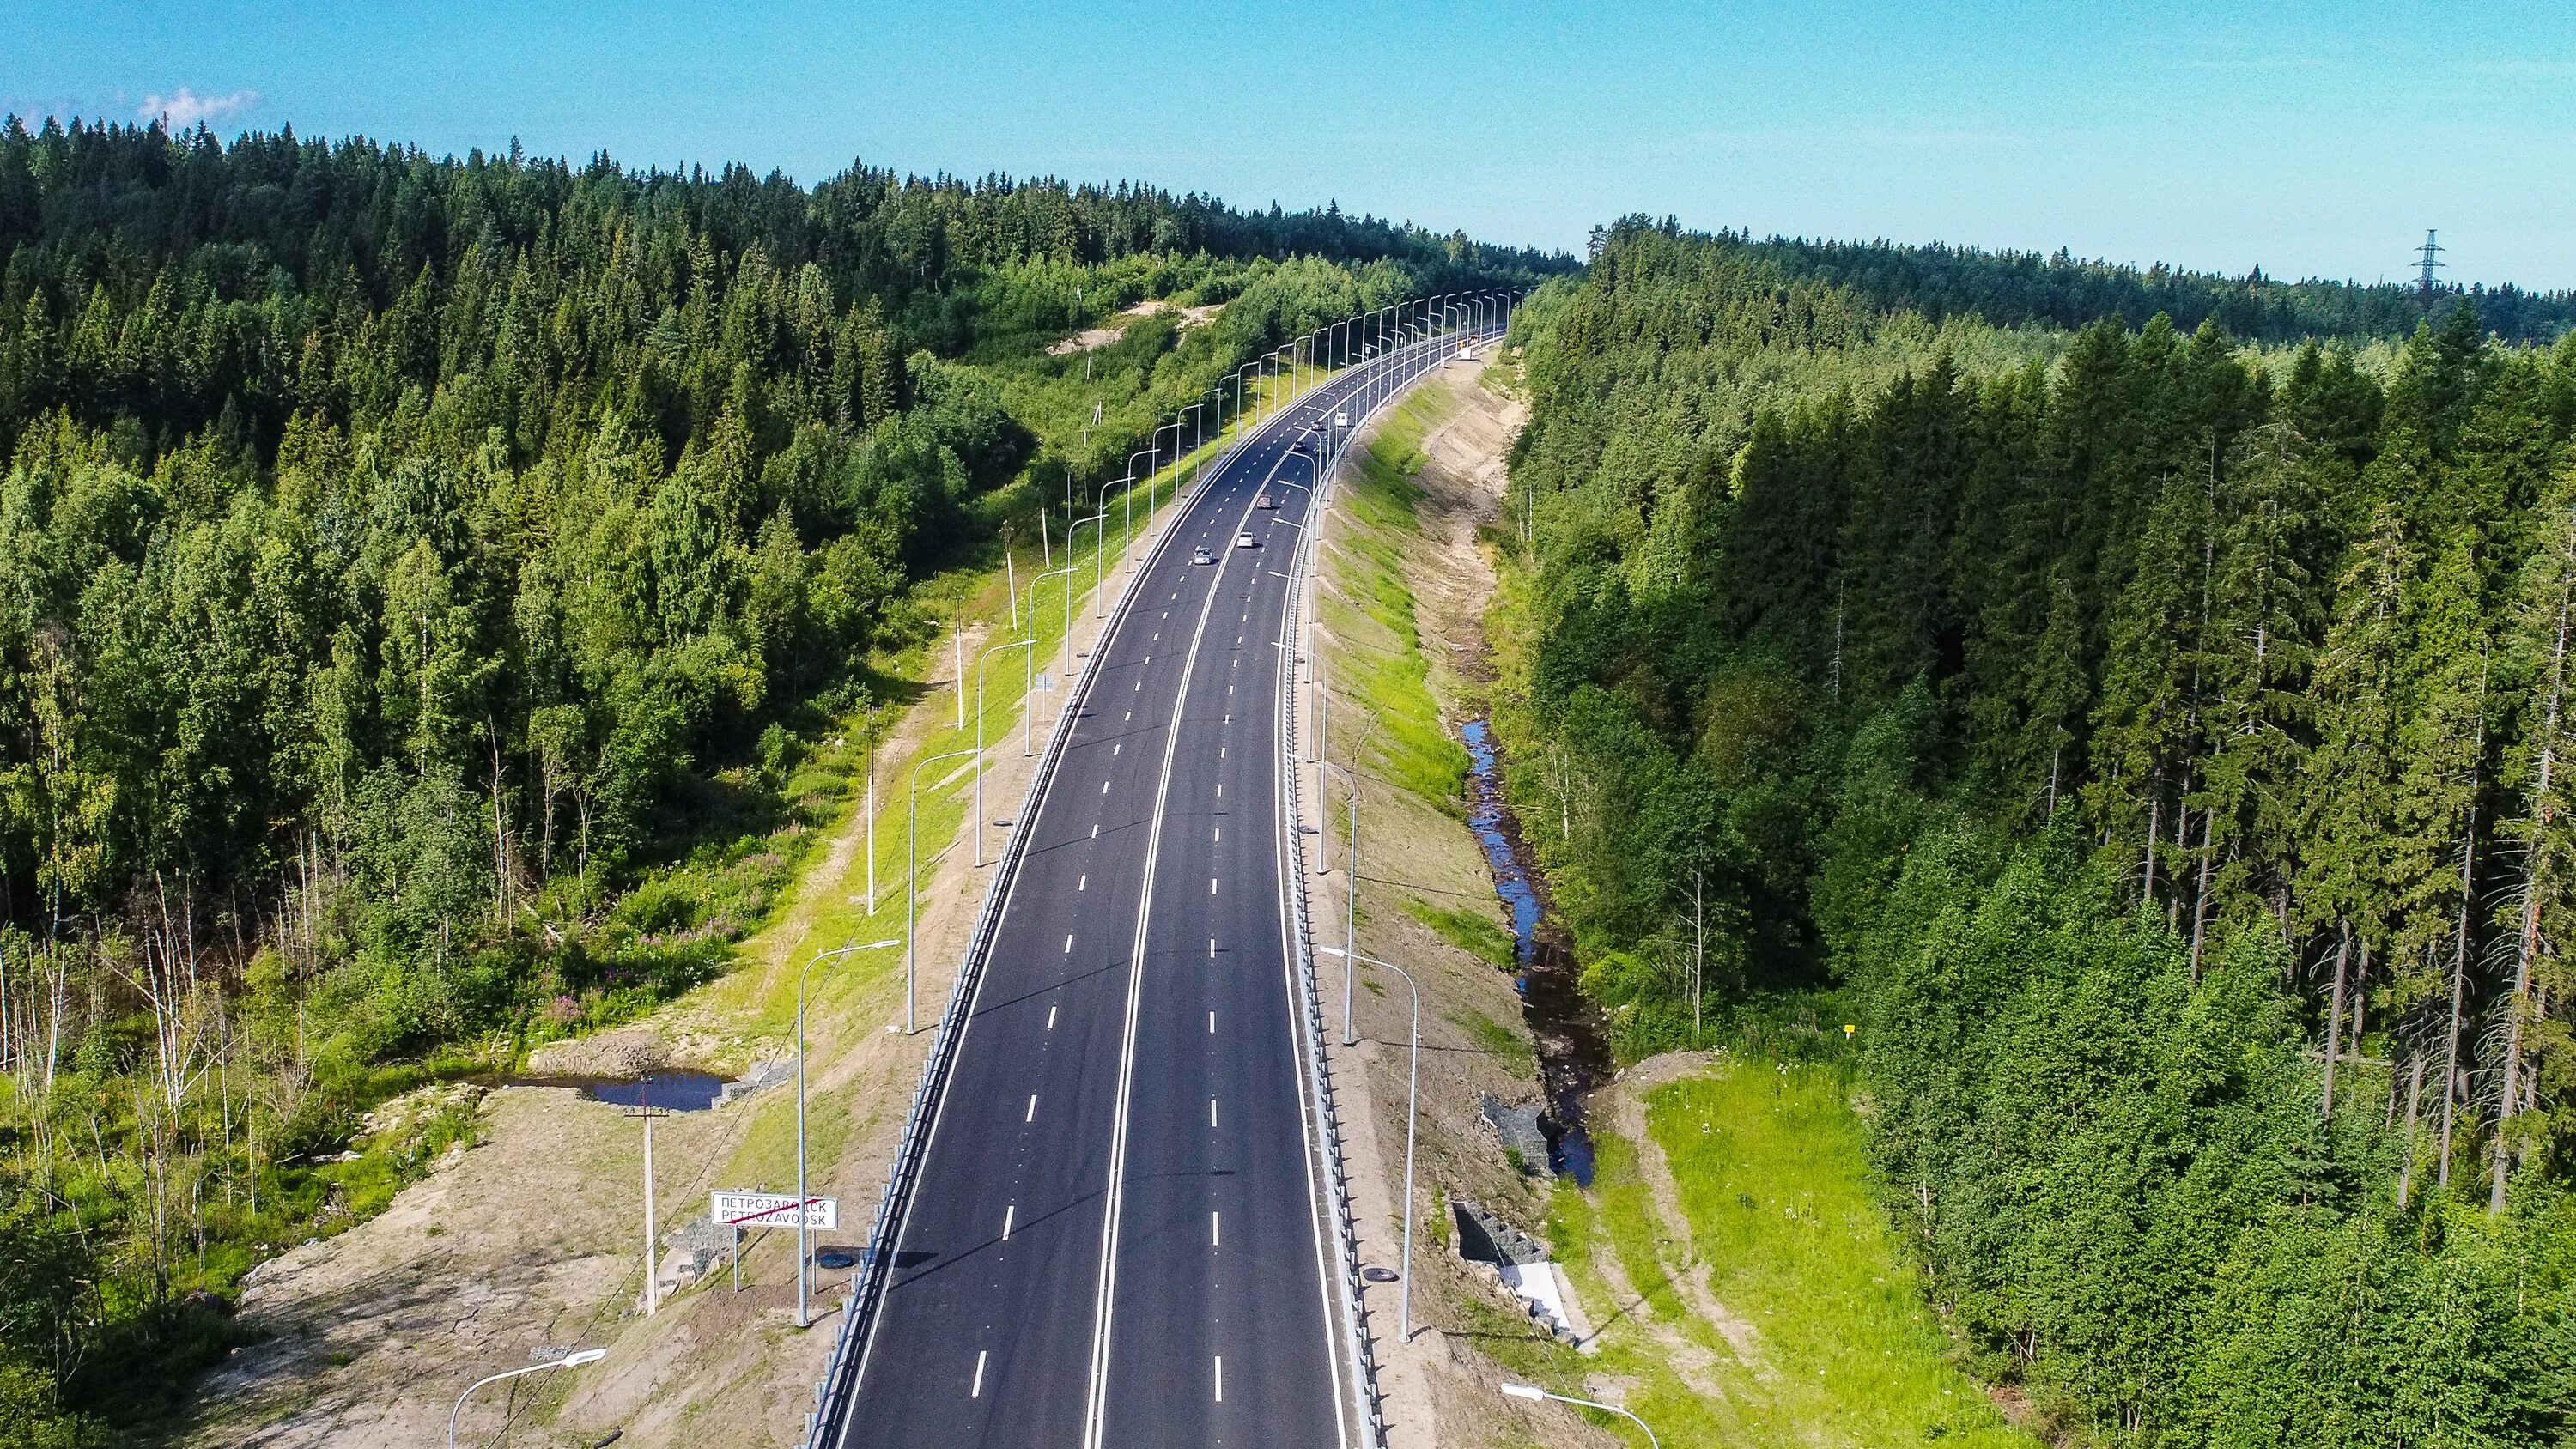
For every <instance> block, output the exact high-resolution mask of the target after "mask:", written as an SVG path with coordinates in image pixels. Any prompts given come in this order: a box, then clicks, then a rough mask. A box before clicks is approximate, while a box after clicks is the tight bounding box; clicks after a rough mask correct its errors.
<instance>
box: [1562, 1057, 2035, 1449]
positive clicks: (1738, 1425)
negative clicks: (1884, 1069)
mask: <svg viewBox="0 0 2576 1449" xmlns="http://www.w3.org/2000/svg"><path fill="white" fill-rule="evenodd" d="M1849 1091H1850V1079H1849V1077H1848V1075H1847V1073H1846V1070H1845V1069H1844V1068H1843V1067H1841V1066H1838V1065H1834V1064H1815V1065H1793V1064H1783V1063H1776V1062H1772V1061H1768V1060H1764V1059H1759V1058H1756V1059H1750V1060H1746V1059H1740V1058H1733V1057H1730V1058H1727V1059H1725V1060H1723V1061H1722V1062H1721V1063H1720V1064H1719V1065H1718V1066H1717V1067H1715V1068H1713V1069H1712V1070H1710V1071H1709V1072H1707V1073H1704V1074H1702V1075H1699V1076H1696V1077H1692V1078H1689V1079H1686V1080H1683V1081H1680V1082H1677V1083H1674V1084H1672V1085H1670V1086H1666V1087H1663V1088H1661V1089H1659V1090H1657V1091H1655V1092H1654V1093H1652V1094H1651V1095H1649V1097H1648V1098H1647V1103H1646V1105H1647V1129H1648V1131H1649V1132H1650V1133H1651V1134H1652V1135H1653V1137H1654V1140H1655V1142H1656V1144H1657V1145H1658V1146H1660V1147H1661V1148H1662V1149H1663V1151H1664V1154H1665V1157H1666V1160H1667V1161H1668V1162H1669V1164H1670V1165H1671V1168H1672V1172H1673V1177H1674V1180H1675V1182H1676V1183H1677V1185H1678V1187H1679V1190H1680V1195H1681V1206H1682V1211H1683V1214H1684V1216H1685V1217H1686V1219H1687V1220H1688V1235H1687V1240H1686V1241H1682V1240H1675V1239H1672V1238H1670V1237H1668V1236H1667V1235H1666V1231H1665V1228H1664V1226H1663V1224H1662V1222H1661V1220H1660V1219H1659V1217H1658V1215H1657V1214H1656V1212H1655V1207H1654V1202H1653V1198H1652V1194H1651V1191H1650V1189H1649V1187H1648V1184H1647V1179H1646V1177H1645V1175H1644V1173H1643V1171H1642V1169H1641V1165H1640V1163H1639V1160H1638V1148H1637V1144H1634V1143H1631V1142H1628V1141H1626V1140H1624V1139H1622V1138H1620V1137H1619V1136H1618V1135H1617V1134H1615V1133H1613V1132H1610V1131H1608V1130H1606V1127H1607V1124H1606V1123H1597V1124H1596V1132H1597V1135H1596V1139H1595V1146H1596V1149H1597V1152H1598V1159H1597V1164H1596V1171H1595V1176H1594V1179H1593V1185H1592V1187H1591V1189H1590V1190H1589V1192H1584V1191H1579V1190H1577V1189H1574V1188H1572V1187H1570V1186H1560V1187H1559V1189H1558V1190H1557V1194H1556V1198H1555V1201H1554V1203H1553V1214H1552V1218H1551V1224H1550V1226H1551V1233H1552V1236H1553V1237H1554V1238H1555V1240H1556V1244H1557V1248H1558V1252H1559V1254H1560V1255H1561V1257H1562V1258H1563V1259H1564V1260H1565V1262H1566V1266H1567V1271H1568V1275H1569V1276H1570V1277H1572V1278H1573V1279H1574V1281H1575V1283H1576V1286H1577V1288H1578V1290H1579V1291H1581V1293H1582V1295H1583V1299H1584V1302H1585V1304H1586V1306H1587V1307H1588V1308H1589V1309H1590V1310H1591V1312H1592V1314H1593V1316H1594V1318H1595V1320H1596V1322H1598V1321H1602V1320H1607V1321H1608V1327H1607V1328H1606V1330H1605V1331H1604V1333H1603V1336H1602V1344H1601V1346H1602V1353H1601V1356H1600V1358H1599V1359H1598V1360H1597V1361H1596V1362H1595V1363H1594V1364H1593V1365H1591V1368H1590V1371H1591V1372H1592V1373H1593V1374H1594V1375H1596V1376H1605V1375H1606V1376H1615V1377H1623V1378H1629V1379H1632V1380H1634V1381H1635V1383H1636V1385H1637V1387H1636V1389H1635V1390H1634V1392H1632V1394H1631V1397H1630V1399H1629V1401H1628V1403H1629V1407H1631V1408H1633V1409H1635V1410H1636V1411H1637V1412H1638V1413H1639V1414H1641V1415H1643V1416H1645V1418H1646V1419H1647V1420H1648V1422H1650V1423H1652V1424H1654V1426H1655V1428H1656V1431H1657V1432H1658V1433H1659V1434H1660V1435H1661V1436H1662V1438H1663V1442H1664V1443H1665V1444H1667V1445H1670V1446H1675V1449H1683V1446H1691V1445H1709V1446H1715V1445H1738V1444H1775V1443H1831V1444H1849V1445H1860V1446H1885V1449H1894V1446H1898V1445H1911V1446H1919V1445H1922V1444H1924V1443H1927V1442H1930V1441H1934V1440H1940V1441H1944V1442H1957V1443H1961V1444H1965V1445H1970V1446H1977V1449H2006V1446H2028V1445H2031V1444H2034V1443H2036V1441H2035V1440H2033V1439H2032V1438H2030V1437H2029V1436H2027V1435H2025V1434H2023V1433H2021V1432H2020V1431H2018V1430H2016V1429H2014V1428H2012V1427H2011V1426H2010V1425H2009V1424H2007V1423H2006V1422H2005V1420H2004V1418H2003V1416H2002V1414H2001V1413H2000V1412H1999V1411H1998V1410H1996V1409H1995V1407H1994V1406H1993V1405H1992V1404H1991V1403H1990V1402H1989V1401H1988V1400H1987V1399H1986V1397H1985V1395H1984V1393H1983V1392H1982V1391H1981V1390H1980V1389H1979V1388H1978V1387H1977V1385H1976V1384H1975V1383H1974V1382H1973V1381H1971V1380H1970V1379H1969V1378H1968V1377H1967V1376H1966V1375H1965V1374H1963V1373H1961V1372H1960V1371H1959V1370H1958V1369H1957V1368H1956V1367H1954V1366H1953V1365H1952V1364H1951V1362H1950V1358H1949V1355H1950V1348H1951V1345H1950V1342H1949V1340H1948V1338H1947V1336H1946V1335H1945V1334H1944V1333H1943V1331H1942V1329H1941V1327H1940V1324H1939V1322H1938V1320H1937V1319H1935V1317H1934V1316H1933V1314H1932V1312H1931V1311H1930V1309H1929V1308H1927V1307H1926V1306H1925V1305H1924V1303H1923V1299H1922V1295H1921V1293H1920V1292H1919V1290H1918V1288H1917V1285H1916V1278H1915V1271H1914V1268H1913V1267H1912V1265H1911V1264H1910V1262H1909V1261H1908V1260H1907V1258H1906V1256H1905V1254H1904V1252H1903V1251H1902V1245H1901V1244H1900V1243H1899V1242H1898V1241H1897V1240H1896V1238H1895V1236H1894V1234H1893V1232H1892V1230H1891V1229H1890V1228H1889V1227H1888V1225H1887V1221H1886V1218H1885V1216H1884V1215H1883V1214H1882V1213H1881V1212H1880V1211H1879V1208H1878V1205H1877V1203H1876V1202H1875V1201H1874V1200H1873V1198H1872V1197H1871V1194H1870V1189H1869V1182H1868V1173H1867V1165H1866V1160H1865V1158H1864V1156H1863V1153H1862V1147H1863V1138H1862V1127H1861V1124H1860V1122H1859V1120H1858V1119H1857V1118H1856V1117H1855V1116H1854V1115H1853V1113H1852V1110H1851V1107H1850V1104H1849V1100H1848V1096H1849ZM1607 1262H1615V1263H1616V1264H1617V1265H1618V1266H1619V1267H1620V1268H1621V1269H1623V1270H1624V1271H1625V1273H1626V1275H1627V1278H1628V1280H1629V1282H1630V1284H1632V1285H1633V1286H1634V1288H1635V1289H1636V1291H1637V1296H1638V1298H1639V1299H1640V1301H1639V1302H1637V1303H1635V1304H1633V1305H1631V1304H1629V1303H1626V1302H1619V1301H1614V1295H1613V1294H1612V1293H1611V1291H1610V1287H1609V1281H1608V1277H1607V1275H1606V1273H1605V1272H1604V1267H1605V1264H1606V1263H1607ZM1703 1271H1705V1273H1706V1275H1707V1283H1708V1287H1709V1290H1710V1292H1711V1294H1712V1295H1713V1296H1714V1298H1715V1300H1716V1302H1717V1303H1718V1304H1719V1305H1720V1306H1721V1307H1722V1309H1723V1310H1724V1311H1725V1312H1727V1313H1728V1314H1730V1315H1732V1316H1733V1317H1734V1318H1736V1319H1739V1320H1741V1321H1742V1322H1744V1323H1746V1324H1749V1325H1751V1327H1752V1331H1753V1339H1752V1341H1751V1343H1750V1346H1749V1348H1748V1350H1747V1351H1746V1352H1745V1353H1744V1354H1742V1355H1739V1354H1738V1353H1737V1352H1736V1351H1735V1349H1734V1348H1733V1347H1732V1346H1731V1345H1730V1343H1729V1341H1728V1338H1727V1336H1726V1335H1725V1334H1723V1333H1721V1332H1719V1330H1718V1327H1717V1325H1715V1324H1713V1323H1710V1322H1708V1321H1706V1320H1705V1319H1703V1318H1701V1317H1699V1316H1698V1315H1697V1314H1696V1313H1695V1312H1694V1310H1693V1307H1692V1302H1693V1297H1692V1295H1691V1294H1690V1293H1688V1292H1686V1291H1684V1288H1683V1287H1682V1282H1683V1280H1684V1275H1695V1274H1698V1273H1701V1272H1703ZM1618 1310H1625V1312H1618ZM1614 1312H1617V1313H1618V1316H1616V1317H1612V1316H1611V1315H1612V1314H1613V1313H1614ZM1676 1340H1678V1341H1679V1343H1680V1344H1681V1345H1684V1346H1685V1347H1684V1348H1683V1349H1682V1350H1681V1351H1680V1352H1677V1351H1676V1347H1675V1341H1676ZM1685 1359H1688V1360H1691V1361H1694V1362H1696V1363H1698V1364H1700V1365H1702V1366H1699V1367H1695V1368H1694V1369H1693V1370H1692V1371H1693V1372H1694V1373H1695V1374H1696V1375H1697V1376H1698V1377H1700V1379H1701V1381H1702V1383H1704V1384H1706V1385H1707V1386H1709V1387H1712V1388H1714V1389H1715V1390H1716V1391H1717V1392H1716V1393H1715V1394H1713V1395H1712V1394H1705V1393H1701V1392H1698V1391H1696V1390H1695V1389H1694V1388H1693V1387H1692V1386H1691V1384H1690V1383H1688V1382H1687V1381H1686V1380H1685V1377H1684V1373H1683V1371H1682V1361H1683V1360H1685Z"/></svg>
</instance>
